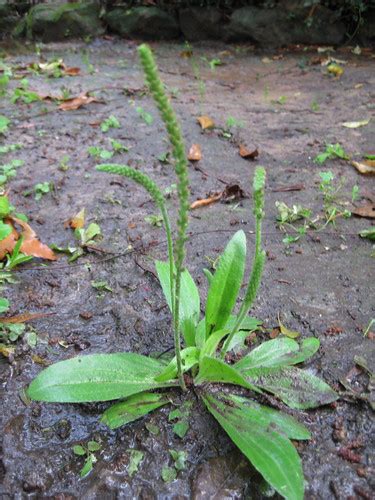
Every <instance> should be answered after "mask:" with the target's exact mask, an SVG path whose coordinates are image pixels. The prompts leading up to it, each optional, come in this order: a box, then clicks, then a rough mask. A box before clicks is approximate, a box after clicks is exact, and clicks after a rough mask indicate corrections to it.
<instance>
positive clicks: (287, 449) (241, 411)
mask: <svg viewBox="0 0 375 500" xmlns="http://www.w3.org/2000/svg"><path fill="white" fill-rule="evenodd" d="M203 400H204V402H205V404H206V406H207V408H208V410H209V411H210V412H211V413H212V415H213V416H214V417H215V418H216V420H217V421H218V422H219V423H220V425H221V426H222V427H223V429H224V430H225V431H226V432H227V433H228V435H229V437H230V438H231V439H232V441H233V442H234V443H235V444H236V445H237V446H238V448H239V449H240V450H241V451H242V453H243V454H244V455H245V456H246V457H247V458H248V459H249V460H250V462H251V463H252V464H253V466H254V467H255V468H256V469H257V470H258V471H259V472H260V473H261V474H262V476H263V477H264V478H265V479H266V481H268V482H269V483H270V484H271V486H273V487H274V488H275V490H276V491H277V492H278V493H279V494H280V495H282V496H283V497H284V498H286V499H288V500H302V499H303V492H304V481H303V471H302V464H301V459H300V457H299V456H298V453H297V451H296V449H295V448H294V446H293V445H292V443H291V442H290V441H289V439H288V438H287V437H286V436H284V435H283V434H282V433H281V432H279V431H280V430H281V429H280V425H281V426H283V427H284V429H285V428H287V427H288V426H285V425H283V424H280V423H279V425H277V424H276V426H275V425H272V418H273V416H271V414H268V415H267V414H266V413H264V414H263V415H262V410H260V411H259V409H256V408H253V407H251V406H249V404H243V403H242V402H241V400H240V399H237V400H236V399H234V400H233V399H232V401H230V404H226V402H225V399H224V400H223V399H220V398H217V397H214V396H213V395H206V396H204V397H203ZM227 402H228V399H227ZM233 403H234V404H233ZM256 416H258V417H259V418H258V419H257V418H256ZM267 421H268V425H265V424H266V422H267Z"/></svg>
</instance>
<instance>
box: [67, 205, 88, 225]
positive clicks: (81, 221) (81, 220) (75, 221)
mask: <svg viewBox="0 0 375 500" xmlns="http://www.w3.org/2000/svg"><path fill="white" fill-rule="evenodd" d="M68 225H69V227H71V228H72V229H81V228H82V227H83V226H84V225H85V209H84V208H82V210H80V211H79V212H78V214H76V215H75V216H74V217H72V218H71V219H69V220H68Z"/></svg>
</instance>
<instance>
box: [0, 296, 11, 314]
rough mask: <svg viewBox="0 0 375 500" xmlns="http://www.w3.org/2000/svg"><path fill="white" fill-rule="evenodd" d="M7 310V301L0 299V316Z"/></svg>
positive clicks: (3, 298)
mask: <svg viewBox="0 0 375 500" xmlns="http://www.w3.org/2000/svg"><path fill="white" fill-rule="evenodd" d="M8 309H9V300H8V299H6V298H5V297H0V314H2V313H5V312H7V311H8Z"/></svg>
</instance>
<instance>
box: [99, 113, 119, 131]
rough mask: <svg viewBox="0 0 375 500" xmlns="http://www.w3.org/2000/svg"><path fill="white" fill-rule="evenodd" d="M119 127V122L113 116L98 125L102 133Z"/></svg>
mask: <svg viewBox="0 0 375 500" xmlns="http://www.w3.org/2000/svg"><path fill="white" fill-rule="evenodd" d="M120 127H121V125H120V122H119V121H118V119H117V118H116V117H115V116H113V115H111V116H109V117H108V118H106V119H105V120H103V121H102V123H101V124H100V129H101V131H102V132H104V133H106V132H108V130H109V129H111V128H120Z"/></svg>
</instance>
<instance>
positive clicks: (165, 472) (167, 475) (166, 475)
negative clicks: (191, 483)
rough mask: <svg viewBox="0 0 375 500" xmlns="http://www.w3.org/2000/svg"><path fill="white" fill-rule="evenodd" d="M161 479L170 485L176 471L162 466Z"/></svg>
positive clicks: (175, 475)
mask: <svg viewBox="0 0 375 500" xmlns="http://www.w3.org/2000/svg"><path fill="white" fill-rule="evenodd" d="M161 477H162V479H163V481H164V482H165V483H171V482H172V481H174V480H175V479H176V477H177V471H176V469H175V468H174V467H168V466H167V465H164V467H163V468H162V470H161Z"/></svg>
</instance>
